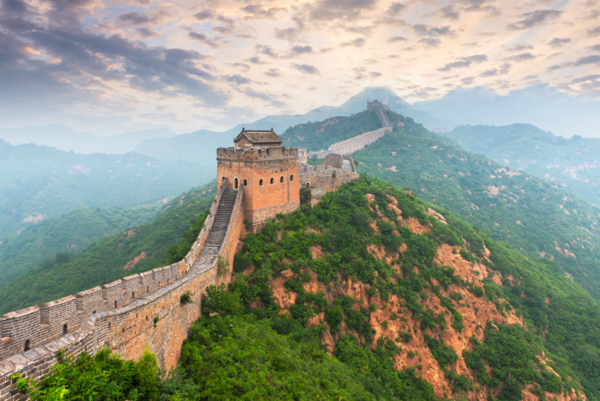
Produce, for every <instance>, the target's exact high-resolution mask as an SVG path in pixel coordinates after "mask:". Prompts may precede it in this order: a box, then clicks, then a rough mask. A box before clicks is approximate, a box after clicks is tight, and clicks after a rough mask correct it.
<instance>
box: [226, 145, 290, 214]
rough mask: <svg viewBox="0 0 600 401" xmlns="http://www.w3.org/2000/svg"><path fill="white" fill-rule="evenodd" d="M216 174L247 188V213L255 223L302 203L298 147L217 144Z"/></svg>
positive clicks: (245, 193) (245, 206)
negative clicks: (222, 146)
mask: <svg viewBox="0 0 600 401" xmlns="http://www.w3.org/2000/svg"><path fill="white" fill-rule="evenodd" d="M217 177H218V180H219V182H223V181H227V183H228V185H229V186H230V187H231V188H234V189H239V190H242V191H244V216H245V218H246V219H248V220H250V221H252V222H253V223H254V224H258V223H260V222H263V221H265V220H267V219H270V218H272V217H275V216H276V215H277V214H278V213H290V212H292V211H294V210H296V209H297V208H298V207H299V206H300V183H299V177H298V149H297V148H285V147H280V146H276V147H267V148H255V147H246V148H238V149H236V148H232V147H230V148H218V149H217ZM236 180H237V187H236ZM261 180H262V185H261ZM271 180H272V181H273V182H272V183H271Z"/></svg>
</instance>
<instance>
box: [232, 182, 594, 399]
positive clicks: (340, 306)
mask: <svg viewBox="0 0 600 401" xmlns="http://www.w3.org/2000/svg"><path fill="white" fill-rule="evenodd" d="M366 194H374V195H375V197H376V201H375V202H376V204H377V205H378V207H379V210H380V211H381V212H382V213H383V215H384V216H387V217H388V218H389V219H390V220H391V221H392V222H394V221H395V220H394V219H393V217H394V215H393V213H392V211H391V209H389V208H388V207H387V202H388V201H387V196H386V194H389V195H392V196H393V197H395V198H396V199H397V200H398V208H400V210H402V217H403V218H407V217H414V218H416V219H418V221H419V222H420V223H421V224H423V225H427V224H430V225H431V226H432V231H431V232H430V233H428V234H426V235H416V234H413V233H412V232H411V231H410V230H408V229H407V228H406V227H405V226H403V225H402V224H401V223H399V222H398V221H397V220H396V223H395V224H394V223H392V224H390V223H387V222H386V221H385V220H383V219H382V218H380V217H377V213H375V212H374V211H371V210H370V209H369V207H368V203H367V201H366V199H365V195H366ZM421 205H423V203H422V202H421V201H419V200H418V199H417V198H415V197H413V196H411V195H410V194H407V193H405V192H404V191H402V190H399V189H398V188H395V187H389V183H386V182H382V181H376V182H372V181H371V179H369V178H366V177H363V178H362V179H361V181H360V182H353V183H349V184H347V185H345V186H344V187H342V188H341V189H339V190H338V191H337V192H335V193H333V194H332V193H329V194H326V196H325V197H324V198H323V200H322V201H321V203H320V204H319V205H318V206H317V207H316V208H314V209H312V210H310V209H308V208H307V207H304V208H303V209H302V210H299V211H296V212H294V213H292V214H291V215H289V216H288V217H285V218H281V219H279V220H278V221H272V222H271V223H270V224H268V225H267V226H266V227H265V228H264V229H263V230H262V231H261V232H260V233H258V234H257V235H248V236H247V237H246V239H245V244H244V247H243V249H242V251H241V253H240V254H239V255H238V256H237V257H236V263H235V265H234V268H235V269H236V271H237V272H238V275H239V276H238V278H237V280H236V281H235V282H234V283H233V284H231V285H230V289H231V290H233V291H237V292H239V293H240V294H241V297H242V300H243V302H244V304H245V305H246V306H247V307H249V305H250V304H251V303H252V304H253V305H257V302H256V301H257V300H260V302H259V303H258V305H264V308H258V309H255V310H254V313H255V314H256V315H257V316H259V317H270V318H275V317H276V316H279V314H280V307H279V305H278V303H277V302H276V301H275V298H274V294H273V291H272V289H271V283H272V280H273V279H274V278H276V277H278V276H279V275H281V274H282V272H283V271H284V270H287V269H291V271H292V272H294V273H296V274H297V275H298V276H297V278H296V277H294V278H291V279H289V280H288V281H286V283H285V288H286V289H287V290H288V291H292V292H296V293H297V297H296V300H295V304H294V305H293V306H292V307H290V308H289V319H291V320H292V321H295V322H296V323H288V324H290V325H296V326H297V327H304V326H306V324H307V322H308V320H309V319H310V318H311V317H313V316H316V315H317V314H319V313H321V312H324V316H325V321H326V323H327V324H326V325H325V326H323V325H321V326H315V327H314V330H320V331H321V332H324V331H326V330H328V329H329V330H330V331H331V332H332V333H336V332H337V331H338V330H339V327H340V325H342V322H343V324H345V325H346V327H347V328H348V329H351V333H354V335H355V336H356V335H358V338H357V339H359V340H361V341H364V343H366V344H371V350H372V351H373V350H375V351H376V350H378V349H383V350H386V351H387V352H391V354H388V356H387V357H386V358H389V357H390V356H391V355H393V354H394V353H402V352H403V351H402V348H401V347H399V346H398V345H397V344H395V343H394V342H391V341H390V339H382V338H381V337H379V338H378V339H377V341H376V342H373V340H374V338H376V337H377V335H376V331H374V328H373V327H372V326H371V325H370V323H369V322H370V321H372V320H371V318H370V316H371V314H372V313H373V312H374V311H375V310H377V305H375V301H376V300H377V298H378V297H379V299H381V300H382V301H383V302H384V303H385V302H388V301H389V300H390V297H391V296H392V295H397V296H398V297H399V298H400V299H401V300H403V301H402V304H403V305H405V308H406V309H405V311H406V312H407V313H410V315H411V316H412V318H413V319H414V320H417V321H420V325H419V326H420V329H421V333H423V337H424V340H425V343H426V344H427V346H428V347H429V348H430V349H431V352H432V354H433V356H434V357H435V358H436V359H437V361H438V363H439V365H440V368H442V369H443V370H444V371H445V372H446V377H449V378H450V380H451V381H452V382H453V383H454V384H453V385H454V387H455V390H456V391H460V390H468V389H470V388H471V387H472V386H473V385H479V386H486V387H487V388H488V389H494V388H499V386H501V383H503V382H506V379H507V372H509V373H510V372H512V374H513V375H514V372H515V369H516V368H515V366H517V365H518V369H520V370H519V371H520V372H521V373H520V377H519V378H518V379H517V380H516V381H515V382H514V383H513V382H512V381H511V382H510V386H511V387H510V388H511V391H512V392H513V393H517V394H520V393H521V391H522V389H523V388H524V386H525V385H526V384H534V388H535V389H539V391H549V392H559V393H560V392H563V391H566V390H568V389H569V388H570V387H571V386H575V387H577V385H576V384H575V381H577V382H580V383H581V384H582V385H583V386H584V388H585V391H586V395H587V397H588V399H600V375H599V374H598V372H599V370H598V369H596V368H595V366H600V365H599V364H600V352H599V351H600V338H599V336H598V335H597V334H598V332H599V330H600V309H598V304H597V303H596V302H595V301H594V300H593V299H592V298H591V297H590V296H589V295H588V294H587V293H586V291H585V290H583V289H582V288H581V287H580V286H579V285H578V284H575V283H573V282H572V281H571V280H569V279H568V278H566V277H565V276H564V275H563V274H561V273H560V270H559V268H558V266H557V265H556V264H555V263H554V262H551V261H548V260H547V259H532V258H526V257H524V256H522V255H521V254H520V253H519V252H517V251H514V250H512V249H510V248H508V247H506V246H505V245H503V244H502V243H499V242H496V241H494V240H493V239H491V238H490V237H489V236H488V234H487V233H486V232H484V231H482V230H481V229H479V228H478V227H477V226H475V227H472V226H470V225H468V224H465V223H464V222H462V221H461V220H459V219H458V218H456V217H454V216H453V215H451V214H450V213H448V212H446V211H445V210H443V209H439V208H435V210H436V211H437V212H439V213H441V214H443V215H444V217H445V218H446V220H447V221H448V225H444V224H442V223H440V222H439V221H437V220H436V219H435V218H433V217H431V216H429V215H428V214H426V213H424V212H423V208H422V207H421ZM429 206H430V205H427V204H425V207H429ZM372 222H376V224H377V226H378V227H379V228H380V230H381V234H375V232H374V231H373V228H372V226H371V225H370V223H372ZM309 229H310V230H309ZM282 230H283V231H282ZM281 231H282V234H279V233H280V232H281ZM279 235H281V239H280V240H278V239H277V238H278V236H279ZM463 239H464V240H466V243H467V245H466V247H465V248H464V249H463V251H461V255H462V256H463V257H464V258H466V259H470V260H473V261H477V262H479V263H483V264H484V265H485V266H487V267H488V268H489V269H491V270H492V271H495V272H498V273H500V274H501V275H502V276H503V277H504V279H503V280H502V286H499V285H496V284H495V283H494V281H493V280H492V279H486V280H484V286H483V288H481V287H472V286H470V285H469V284H468V283H466V282H464V281H463V280H461V278H460V277H458V276H456V275H455V273H454V271H453V269H452V268H450V267H447V266H446V267H445V266H439V265H437V264H436V263H435V262H434V261H433V258H434V255H435V254H436V249H437V246H438V245H439V244H441V243H448V244H450V245H455V246H456V245H462V244H463ZM370 244H383V245H384V246H385V249H386V250H387V252H388V254H389V252H391V251H393V250H394V249H397V248H398V247H399V246H400V245H401V244H406V245H407V246H408V249H407V250H406V251H405V252H403V253H401V254H400V255H399V256H398V258H397V259H395V260H394V261H393V263H395V264H398V265H401V266H402V273H401V274H399V273H397V272H395V271H394V270H393V269H392V268H391V266H390V265H389V264H388V263H386V262H384V261H382V260H379V259H377V258H375V257H374V256H372V255H371V254H370V253H369V252H368V251H367V247H368V245H370ZM317 245H320V246H321V247H322V249H323V252H324V255H323V257H321V258H318V259H313V258H312V257H311V253H310V251H309V247H310V246H317ZM484 245H485V247H486V248H487V249H489V251H491V256H490V258H489V259H486V258H484V256H483V255H484V249H485V248H484ZM250 264H252V265H253V266H254V270H253V272H252V273H251V274H250V275H248V276H246V275H244V274H243V273H241V272H243V271H245V270H246V269H247V268H248V267H249V266H250ZM414 267H416V268H417V269H414ZM311 271H312V272H314V273H316V275H317V277H318V279H319V281H321V282H323V283H324V284H325V285H326V286H327V288H330V289H331V292H328V294H327V295H325V294H323V293H319V292H317V293H313V292H308V291H306V290H305V289H304V288H303V286H302V282H303V281H304V280H307V281H310V277H311V276H310V274H309V273H310V272H311ZM417 271H418V273H417ZM507 277H514V280H509V279H507ZM349 278H351V279H352V280H353V282H356V281H358V280H359V281H361V282H363V283H365V284H368V285H370V286H372V287H371V288H372V289H373V290H372V291H371V293H370V294H369V295H370V297H371V298H370V299H368V300H362V301H361V302H358V301H359V300H357V299H352V298H350V297H347V296H344V295H343V292H344V291H343V288H344V287H345V284H344V283H345V282H346V281H347V280H348V279H349ZM433 279H435V280H436V281H437V282H439V283H440V285H441V286H442V288H440V286H439V285H435V284H434V281H433ZM444 287H446V288H444ZM452 288H457V289H458V288H463V289H464V288H466V289H468V290H469V291H470V292H473V293H476V294H477V296H480V297H484V298H485V299H487V300H488V301H489V302H493V303H494V305H495V307H496V308H497V309H498V310H499V311H500V312H501V314H504V313H508V311H510V310H512V309H514V310H515V312H516V313H517V314H518V315H522V316H523V318H524V319H525V322H526V324H527V326H528V328H529V332H528V331H527V330H524V329H523V328H522V327H520V326H517V325H508V326H506V327H501V328H497V327H493V326H492V328H490V327H488V328H487V329H486V335H485V342H484V343H483V344H479V343H478V341H477V339H473V341H472V345H471V347H472V348H471V351H468V352H466V353H463V355H462V357H464V358H465V360H466V361H467V364H468V366H469V367H470V368H471V370H472V372H473V374H474V377H475V378H476V381H475V383H470V382H469V380H466V378H465V377H463V376H461V375H458V374H456V373H455V371H454V369H455V366H456V365H455V363H456V361H457V358H459V357H460V355H456V353H455V352H454V350H452V348H450V347H449V346H448V345H446V344H445V342H444V341H443V340H442V339H441V338H442V336H443V333H444V332H445V331H447V330H453V331H455V332H456V333H459V332H461V330H462V327H463V326H462V325H460V324H456V321H457V320H460V319H461V317H460V316H458V315H457V314H456V312H457V307H458V306H459V304H460V302H459V299H460V297H454V295H453V291H455V290H452ZM476 289H477V290H476ZM445 293H448V295H447V296H445V295H444V294H445ZM331 294H337V295H336V296H335V299H334V300H333V301H332V300H331V298H330V295H331ZM433 294H435V295H433ZM429 296H435V297H438V298H439V299H440V302H441V305H442V306H444V307H445V308H446V309H447V310H448V312H449V313H450V315H451V316H452V319H450V321H448V320H446V319H445V318H443V317H442V318H440V316H443V315H444V313H442V314H441V315H438V314H437V312H435V311H432V310H430V309H427V308H426V307H424V306H423V304H424V301H425V300H426V299H427V298H428V297H429ZM502 300H505V301H507V303H504V301H502ZM363 301H364V303H363ZM340 312H341V313H340ZM459 315H460V314H459ZM483 323H484V324H485V322H483ZM464 324H470V322H465V323H464ZM478 324H479V323H478ZM490 330H494V331H496V330H500V331H499V334H498V335H492V334H491V332H490ZM412 331H413V335H414V334H415V333H416V334H417V335H418V333H419V331H418V330H417V331H415V328H414V327H413V329H412ZM348 335H351V334H350V333H348V332H346V333H345V334H344V335H342V336H340V337H339V338H338V340H337V343H336V348H335V355H336V356H337V357H338V358H339V359H340V360H341V361H346V360H347V355H346V354H345V352H344V351H343V350H344V348H340V347H341V346H342V345H343V344H345V341H344V339H345V338H347V336H348ZM354 341H356V340H354ZM398 341H402V338H399V339H397V340H396V343H398ZM524 350H526V351H527V352H525V351H524ZM404 352H406V351H404ZM542 352H544V353H545V357H546V358H547V361H549V362H547V363H548V366H551V367H552V368H553V369H554V371H556V372H557V374H558V375H559V376H555V375H554V374H551V373H549V372H548V370H547V369H546V368H545V365H543V364H542V363H540V361H539V359H538V358H537V357H536V356H537V355H540V354H541V353H542ZM517 353H518V354H519V356H518V358H516V359H515V358H514V357H515V356H516V355H517ZM386 358H384V359H386ZM478 361H485V362H486V363H487V364H488V366H493V367H494V371H493V374H492V376H491V377H488V376H486V375H484V374H483V375H482V374H481V371H480V370H478V369H480V368H479V367H480V366H481V363H480V362H478ZM477 372H479V373H477ZM483 372H485V369H484V371H483ZM381 374H382V375H383V376H382V377H381V378H380V379H381V380H382V379H383V377H385V375H386V374H385V373H384V371H382V372H381ZM571 379H573V380H571ZM382 381H383V380H382ZM385 391H389V392H391V393H389V392H388V393H387V395H388V396H392V394H394V396H398V395H397V394H395V393H394V392H393V390H390V389H389V387H388V388H387V389H386V390H385ZM507 391H508V390H507ZM535 391H538V390H535ZM384 394H385V393H384ZM499 399H503V400H509V399H518V398H511V396H510V395H509V394H508V393H507V394H505V396H502V397H500V398H499Z"/></svg>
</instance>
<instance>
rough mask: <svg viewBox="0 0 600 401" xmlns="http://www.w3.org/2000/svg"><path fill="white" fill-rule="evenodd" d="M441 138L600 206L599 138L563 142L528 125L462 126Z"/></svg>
mask: <svg viewBox="0 0 600 401" xmlns="http://www.w3.org/2000/svg"><path fill="white" fill-rule="evenodd" d="M444 135H445V136H447V137H448V138H451V139H452V140H454V141H456V143H457V144H458V145H460V146H461V147H462V148H463V149H466V150H469V151H471V152H476V153H481V154H484V155H486V156H487V157H489V158H491V159H494V160H496V161H498V162H500V163H502V164H505V165H507V166H510V167H511V168H514V169H518V170H523V171H526V172H528V173H530V174H533V175H536V176H538V177H542V178H548V179H550V180H552V181H555V182H557V183H559V184H561V185H562V186H563V187H564V188H565V189H567V190H569V191H570V192H572V193H574V194H575V195H577V196H579V197H580V198H582V199H585V200H587V201H588V202H591V203H594V204H596V205H598V206H600V138H582V137H580V136H573V137H572V138H571V139H565V138H563V137H560V136H559V137H557V136H554V135H552V133H550V132H546V131H543V130H541V129H539V128H537V127H534V126H533V125H528V124H513V125H508V126H503V127H492V126H489V125H477V126H469V125H466V126H461V127H457V128H455V129H454V130H453V131H450V132H447V133H445V134H444Z"/></svg>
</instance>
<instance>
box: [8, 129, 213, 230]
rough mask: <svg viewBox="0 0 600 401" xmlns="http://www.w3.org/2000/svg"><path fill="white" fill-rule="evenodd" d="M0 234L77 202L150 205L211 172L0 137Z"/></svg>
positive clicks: (198, 166)
mask: <svg viewBox="0 0 600 401" xmlns="http://www.w3.org/2000/svg"><path fill="white" fill-rule="evenodd" d="M0 171H1V172H2V174H0V240H3V239H4V238H6V237H8V236H9V235H15V234H16V233H18V232H20V231H22V230H23V229H24V228H26V227H27V226H28V225H32V224H35V223H36V222H39V221H41V220H44V219H46V218H52V217H59V216H62V215H63V214H65V213H68V212H70V211H71V210H74V209H77V208H80V207H93V208H96V207H100V208H102V209H106V208H111V207H115V206H120V207H123V208H131V207H137V206H142V205H150V204H153V203H157V202H159V201H164V200H165V199H170V198H171V197H173V196H177V195H178V194H180V193H181V192H183V191H186V190H188V189H189V188H191V187H193V186H197V185H202V184H204V183H206V182H208V181H210V180H212V179H213V178H214V173H212V174H209V171H207V169H206V168H205V167H203V166H202V165H201V164H196V163H191V162H183V161H177V162H166V161H159V160H156V159H154V158H151V157H148V156H144V155H140V154H137V153H127V154H124V155H106V154H99V153H94V154H91V155H82V154H76V153H70V152H64V151H60V150H56V149H53V148H48V147H45V146H36V145H19V146H12V145H9V144H8V143H6V142H4V141H2V140H0Z"/></svg>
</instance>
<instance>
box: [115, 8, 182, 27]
mask: <svg viewBox="0 0 600 401" xmlns="http://www.w3.org/2000/svg"><path fill="white" fill-rule="evenodd" d="M170 15H171V13H169V12H167V11H165V10H158V11H157V12H155V13H150V12H143V13H138V12H137V11H132V12H130V13H127V14H121V15H119V16H118V17H117V20H118V21H120V22H122V23H126V24H129V25H156V24H159V23H161V22H162V21H164V20H165V18H167V17H169V16H170Z"/></svg>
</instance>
